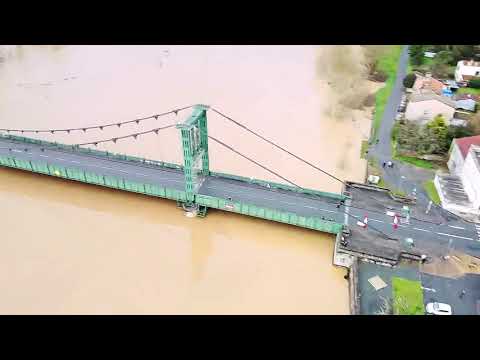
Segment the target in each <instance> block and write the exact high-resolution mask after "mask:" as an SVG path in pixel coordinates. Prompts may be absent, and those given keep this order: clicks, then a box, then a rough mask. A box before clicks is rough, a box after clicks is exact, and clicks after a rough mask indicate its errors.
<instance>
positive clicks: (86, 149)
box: [0, 134, 183, 170]
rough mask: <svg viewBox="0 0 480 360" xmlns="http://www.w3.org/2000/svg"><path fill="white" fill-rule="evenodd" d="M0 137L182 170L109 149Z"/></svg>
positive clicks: (181, 168) (164, 163)
mask: <svg viewBox="0 0 480 360" xmlns="http://www.w3.org/2000/svg"><path fill="white" fill-rule="evenodd" d="M0 137H1V138H5V139H9V140H13V141H18V142H22V143H26V144H35V145H42V146H45V147H52V148H55V149H58V150H63V151H68V152H77V153H80V154H88V155H93V156H100V157H107V158H109V159H114V160H122V161H131V162H137V163H142V164H147V165H153V166H158V167H162V168H169V169H178V170H183V166H182V165H178V164H173V163H168V162H164V161H158V160H151V159H146V158H141V157H137V156H130V155H125V154H118V153H112V152H109V151H102V150H95V149H90V148H81V147H78V148H72V145H65V144H60V143H57V142H50V141H44V140H38V139H32V138H28V137H23V136H17V135H4V134H2V135H0Z"/></svg>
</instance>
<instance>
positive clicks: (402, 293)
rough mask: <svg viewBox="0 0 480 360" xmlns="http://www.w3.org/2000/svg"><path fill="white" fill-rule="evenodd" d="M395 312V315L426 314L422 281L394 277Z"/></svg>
mask: <svg viewBox="0 0 480 360" xmlns="http://www.w3.org/2000/svg"><path fill="white" fill-rule="evenodd" d="M392 288H393V313H394V314H395V315H424V314H425V307H424V305H423V290H422V284H421V283H420V281H412V280H407V279H403V278H399V277H392Z"/></svg>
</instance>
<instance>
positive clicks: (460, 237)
mask: <svg viewBox="0 0 480 360" xmlns="http://www.w3.org/2000/svg"><path fill="white" fill-rule="evenodd" d="M435 234H438V235H443V236H451V237H455V238H459V239H465V240H473V239H472V238H467V237H463V236H457V235H452V234H445V233H435Z"/></svg>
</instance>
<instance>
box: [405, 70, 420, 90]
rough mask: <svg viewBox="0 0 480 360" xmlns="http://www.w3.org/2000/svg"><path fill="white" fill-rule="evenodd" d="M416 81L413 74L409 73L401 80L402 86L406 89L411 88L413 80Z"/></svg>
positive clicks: (415, 76)
mask: <svg viewBox="0 0 480 360" xmlns="http://www.w3.org/2000/svg"><path fill="white" fill-rule="evenodd" d="M416 79H417V75H415V74H414V73H410V74H408V75H407V76H405V78H404V79H403V86H405V87H406V88H411V87H412V86H413V84H415V80H416Z"/></svg>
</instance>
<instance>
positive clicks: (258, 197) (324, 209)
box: [0, 139, 343, 223]
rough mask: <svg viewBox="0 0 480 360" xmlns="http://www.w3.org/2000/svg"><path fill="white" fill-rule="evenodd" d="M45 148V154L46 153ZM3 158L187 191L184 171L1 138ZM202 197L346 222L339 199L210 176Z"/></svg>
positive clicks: (0, 145)
mask: <svg viewBox="0 0 480 360" xmlns="http://www.w3.org/2000/svg"><path fill="white" fill-rule="evenodd" d="M42 148H43V149H44V151H42ZM9 149H11V150H9ZM25 149H27V151H25ZM0 155H5V156H11V157H15V158H18V159H21V160H29V161H41V162H45V163H49V164H51V165H58V166H62V167H69V168H78V169H81V170H84V171H88V172H92V173H96V174H98V175H106V176H115V177H121V178H124V179H125V180H128V181H134V182H140V183H150V184H152V185H158V186H162V187H169V188H173V189H176V190H182V191H184V190H185V180H184V174H183V171H182V170H181V169H179V170H176V169H168V168H160V167H157V166H153V165H148V164H141V163H135V162H131V161H126V160H118V159H108V158H105V157H101V156H95V155H93V154H85V153H77V152H74V151H71V152H69V151H68V150H63V149H55V148H46V147H43V146H41V145H38V144H24V143H18V142H15V141H10V140H8V139H0ZM199 194H202V195H211V196H218V197H222V198H224V199H228V198H232V201H242V202H246V203H252V204H255V205H258V206H264V207H268V208H272V209H277V210H284V211H289V212H293V213H296V214H298V215H301V216H317V217H318V216H320V217H321V216H324V217H325V218H328V219H334V220H335V221H338V222H339V223H343V214H341V213H339V212H338V209H337V208H336V204H337V203H338V200H335V199H331V198H327V197H322V196H316V195H309V194H302V193H297V192H294V191H288V190H279V189H269V188H266V187H263V186H260V185H256V184H249V183H246V182H242V181H238V180H230V179H225V178H221V177H216V176H207V177H206V179H205V181H204V182H203V184H202V185H201V187H200V189H199Z"/></svg>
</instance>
